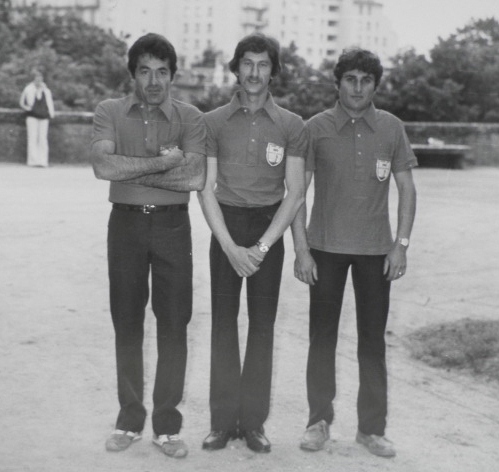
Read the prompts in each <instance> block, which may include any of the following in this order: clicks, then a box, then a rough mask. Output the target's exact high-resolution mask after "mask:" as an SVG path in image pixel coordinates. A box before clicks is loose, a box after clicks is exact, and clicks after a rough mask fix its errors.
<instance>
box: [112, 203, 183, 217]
mask: <svg viewBox="0 0 499 472" xmlns="http://www.w3.org/2000/svg"><path fill="white" fill-rule="evenodd" d="M113 208H114V209H115V210H125V211H139V212H141V213H144V215H149V214H150V213H157V212H160V211H187V210H188V208H189V206H188V205H187V203H180V204H177V205H128V204H125V203H113Z"/></svg>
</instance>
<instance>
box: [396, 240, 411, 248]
mask: <svg viewBox="0 0 499 472" xmlns="http://www.w3.org/2000/svg"><path fill="white" fill-rule="evenodd" d="M397 241H398V243H399V244H400V245H401V246H404V247H409V239H408V238H398V240H397Z"/></svg>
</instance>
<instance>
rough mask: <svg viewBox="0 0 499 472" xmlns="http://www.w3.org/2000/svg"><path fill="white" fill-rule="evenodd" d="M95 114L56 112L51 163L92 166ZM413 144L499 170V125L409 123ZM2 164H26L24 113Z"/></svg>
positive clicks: (10, 122) (0, 121) (3, 118)
mask: <svg viewBox="0 0 499 472" xmlns="http://www.w3.org/2000/svg"><path fill="white" fill-rule="evenodd" d="M92 117H93V113H85V112H78V113H76V112H56V117H55V118H54V119H53V120H52V121H51V122H50V127H49V146H50V162H51V163H68V164H86V163H89V162H90V150H89V147H90V140H91V137H92ZM406 130H407V134H408V135H409V139H410V140H411V142H412V143H422V144H424V143H426V142H427V140H428V138H430V137H431V138H437V139H441V140H443V141H445V142H446V143H447V144H467V145H469V146H471V151H470V155H469V157H470V158H471V159H472V160H473V162H474V163H475V165H480V166H498V167H499V123H498V124H480V123H406ZM0 142H1V143H2V147H1V151H0V161H3V162H19V163H24V162H26V126H25V123H24V113H23V112H22V111H21V110H10V109H4V108H0Z"/></svg>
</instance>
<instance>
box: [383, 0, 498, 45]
mask: <svg viewBox="0 0 499 472" xmlns="http://www.w3.org/2000/svg"><path fill="white" fill-rule="evenodd" d="M381 2H382V3H383V5H384V9H383V11H384V15H385V16H386V17H387V18H388V19H389V20H390V22H391V24H392V27H393V29H394V30H395V32H396V34H397V36H398V40H399V47H400V48H404V47H406V46H413V47H414V48H415V49H416V51H417V52H418V53H421V54H427V53H428V51H429V50H430V49H432V48H433V46H435V45H436V44H437V43H438V38H439V36H440V37H441V38H442V39H446V38H448V37H449V36H450V35H451V34H452V33H455V32H456V31H457V29H458V28H461V27H463V26H465V25H466V24H467V23H468V22H469V21H470V20H471V19H472V18H473V19H483V18H488V17H491V16H493V17H495V18H496V19H497V20H498V21H499V0H381Z"/></svg>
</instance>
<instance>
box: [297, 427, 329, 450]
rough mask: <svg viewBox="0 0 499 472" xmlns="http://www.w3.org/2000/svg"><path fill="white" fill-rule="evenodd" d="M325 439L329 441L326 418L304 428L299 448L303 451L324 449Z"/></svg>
mask: <svg viewBox="0 0 499 472" xmlns="http://www.w3.org/2000/svg"><path fill="white" fill-rule="evenodd" d="M327 441H329V425H328V424H327V422H326V420H320V421H319V422H318V423H315V424H313V425H311V426H309V427H308V428H307V429H306V430H305V433H304V435H303V438H302V440H301V442H300V448H301V449H304V450H305V451H320V450H321V449H324V446H325V444H326V442H327Z"/></svg>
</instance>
